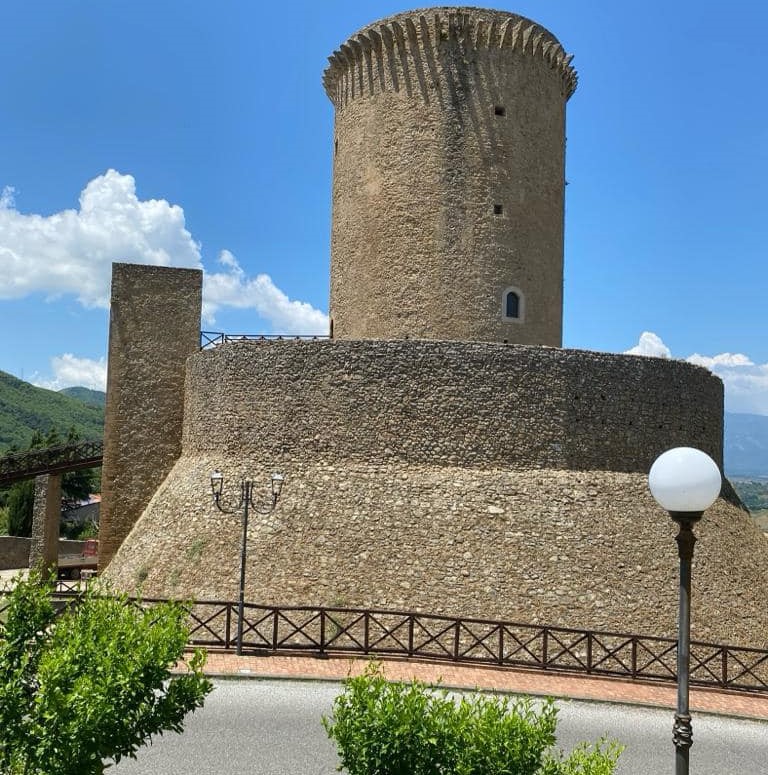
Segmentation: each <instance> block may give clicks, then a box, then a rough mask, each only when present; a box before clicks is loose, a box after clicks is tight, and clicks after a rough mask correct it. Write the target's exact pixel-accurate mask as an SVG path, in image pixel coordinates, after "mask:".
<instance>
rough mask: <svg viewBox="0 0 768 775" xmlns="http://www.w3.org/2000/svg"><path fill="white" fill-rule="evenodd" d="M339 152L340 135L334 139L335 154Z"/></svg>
mask: <svg viewBox="0 0 768 775" xmlns="http://www.w3.org/2000/svg"><path fill="white" fill-rule="evenodd" d="M338 152H339V139H338V137H337V138H336V139H335V140H334V141H333V155H334V156H335V155H336V154H337V153H338Z"/></svg>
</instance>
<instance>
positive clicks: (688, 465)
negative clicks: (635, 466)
mask: <svg viewBox="0 0 768 775" xmlns="http://www.w3.org/2000/svg"><path fill="white" fill-rule="evenodd" d="M721 486H722V478H721V476H720V470H719V469H718V467H717V464H716V463H715V461H714V460H712V458H711V457H709V455H707V454H705V453H704V452H702V451H701V450H698V449H693V448H692V447H676V448H675V449H670V450H667V452H665V453H664V454H662V455H660V456H659V457H657V458H656V460H655V461H654V463H653V465H652V466H651V470H650V472H649V474H648V487H649V488H650V490H651V495H653V497H654V498H655V499H656V502H657V503H658V504H659V505H660V506H661V507H662V508H664V509H666V510H667V511H668V512H669V516H670V517H672V519H673V520H674V521H675V522H677V524H678V525H679V527H680V530H679V531H678V534H677V536H676V538H675V540H676V541H677V553H678V556H679V557H680V606H679V609H678V619H677V631H678V634H677V712H676V713H675V723H674V725H673V727H672V739H673V741H674V743H675V775H688V754H689V751H690V748H691V745H693V730H692V728H691V714H690V710H689V707H688V683H689V676H690V659H691V563H692V561H693V545H694V544H695V543H696V536H695V535H694V534H693V525H694V523H695V522H698V521H699V519H701V515H702V514H703V513H704V510H705V509H708V508H709V507H710V506H711V505H712V504H713V503H714V502H715V501H716V500H717V497H718V495H719V494H720V488H721Z"/></svg>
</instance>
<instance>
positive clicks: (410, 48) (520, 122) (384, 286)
mask: <svg viewBox="0 0 768 775" xmlns="http://www.w3.org/2000/svg"><path fill="white" fill-rule="evenodd" d="M575 87H576V75H575V73H574V71H573V68H572V67H571V66H570V57H569V56H567V55H566V54H565V52H564V51H563V48H562V46H561V45H560V43H559V42H558V41H557V39H556V38H555V37H554V36H553V35H552V34H551V33H549V32H548V31H547V30H545V29H544V28H543V27H541V26H539V25H537V24H536V23H534V22H532V21H530V20H528V19H525V18H523V17H521V16H517V15H515V14H511V13H506V12H502V11H491V10H486V9H478V8H432V9H423V10H421V11H412V12H407V13H403V14H399V15H397V16H392V17H390V18H388V19H384V20H381V21H379V22H376V23H375V24H372V25H369V26H368V27H365V28H364V29H362V30H361V31H360V32H358V33H356V34H355V35H353V36H352V37H351V38H350V39H349V40H348V41H347V42H346V43H345V44H343V45H342V46H341V47H340V49H339V50H338V51H336V52H335V53H334V54H333V56H331V57H330V65H329V67H328V69H327V71H326V73H325V88H326V92H327V93H328V96H329V98H330V99H331V101H332V102H333V104H334V107H335V111H336V113H335V129H334V140H333V143H334V146H333V153H334V157H333V218H332V230H331V298H330V315H331V319H332V322H333V335H334V336H335V337H339V338H344V339H363V338H373V339H404V338H408V337H410V338H413V339H423V338H427V339H459V340H467V341H472V340H475V341H497V342H502V341H509V342H519V343H524V344H545V345H552V346H559V345H560V344H561V339H562V336H561V328H562V284H563V217H564V216H563V211H564V191H565V102H566V100H567V99H568V98H569V97H570V95H571V94H572V93H573V90H574V89H575ZM509 288H515V289H517V291H518V292H519V293H520V294H521V295H522V297H523V298H522V315H521V316H520V318H519V319H517V320H509V319H505V317H504V314H503V312H502V296H503V293H504V291H505V290H506V289H509Z"/></svg>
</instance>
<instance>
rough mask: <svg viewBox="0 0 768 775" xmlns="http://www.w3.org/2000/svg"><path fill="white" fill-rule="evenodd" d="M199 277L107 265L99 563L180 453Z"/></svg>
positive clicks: (193, 272) (195, 342) (196, 331)
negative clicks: (109, 273)
mask: <svg viewBox="0 0 768 775" xmlns="http://www.w3.org/2000/svg"><path fill="white" fill-rule="evenodd" d="M201 304H202V272H201V271H199V270H197V269H170V268H166V267H157V266H139V265H134V264H113V265H112V300H111V308H110V321H109V364H108V373H107V401H106V407H105V411H104V462H103V467H102V475H101V487H102V489H101V495H102V500H101V514H100V518H99V565H100V567H105V566H106V565H108V564H109V562H110V560H111V559H112V557H113V555H114V554H115V552H116V551H117V549H118V548H119V546H120V544H121V543H122V542H123V539H124V538H125V537H126V536H127V535H128V533H129V532H130V531H131V528H132V527H133V525H134V523H135V522H136V520H137V519H138V518H139V517H140V516H141V513H142V512H143V511H144V508H145V507H146V505H147V503H149V500H150V498H151V497H152V495H153V494H154V492H155V490H156V489H157V488H158V486H159V485H160V483H161V482H162V481H163V479H165V477H166V476H167V474H168V472H169V471H170V470H171V468H172V467H173V464H174V463H175V462H176V460H177V458H178V457H179V454H180V453H181V429H182V421H183V407H184V364H185V362H186V360H187V357H188V356H189V355H191V354H192V353H194V352H197V351H198V350H199V348H200V312H201Z"/></svg>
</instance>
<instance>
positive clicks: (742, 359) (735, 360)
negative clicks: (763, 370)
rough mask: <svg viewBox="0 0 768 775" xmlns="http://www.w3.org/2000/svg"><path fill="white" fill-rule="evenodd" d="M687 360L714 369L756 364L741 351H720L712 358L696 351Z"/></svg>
mask: <svg viewBox="0 0 768 775" xmlns="http://www.w3.org/2000/svg"><path fill="white" fill-rule="evenodd" d="M685 360H687V361H688V363H695V364H696V365H697V366H704V367H705V368H707V369H714V368H715V367H716V366H754V365H755V364H754V363H752V361H751V360H749V358H747V356H746V355H742V354H741V353H720V355H713V356H712V357H711V358H710V357H709V356H707V355H699V354H698V353H694V354H693V355H689V356H688V357H687V358H686V359H685Z"/></svg>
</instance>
